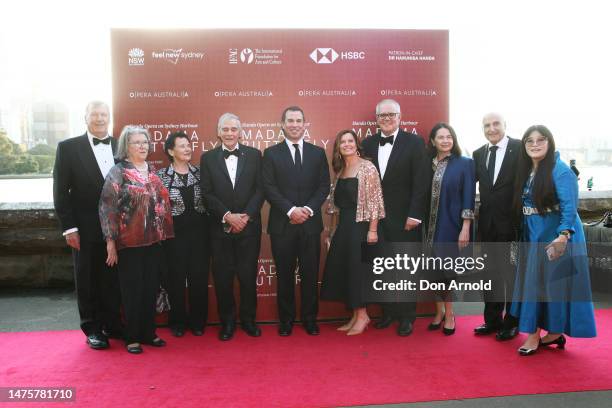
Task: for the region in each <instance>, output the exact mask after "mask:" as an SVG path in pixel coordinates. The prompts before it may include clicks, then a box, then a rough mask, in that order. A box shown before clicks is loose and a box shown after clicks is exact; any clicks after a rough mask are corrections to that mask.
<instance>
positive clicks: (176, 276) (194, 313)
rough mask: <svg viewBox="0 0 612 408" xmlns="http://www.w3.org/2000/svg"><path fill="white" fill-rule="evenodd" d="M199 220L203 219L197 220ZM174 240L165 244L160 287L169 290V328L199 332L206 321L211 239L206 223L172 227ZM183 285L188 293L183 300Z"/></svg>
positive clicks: (195, 222) (196, 221)
mask: <svg viewBox="0 0 612 408" xmlns="http://www.w3.org/2000/svg"><path fill="white" fill-rule="evenodd" d="M199 218H202V217H199ZM175 226H176V227H175V230H174V234H175V238H174V239H169V240H167V241H164V243H163V247H164V250H165V255H166V264H167V267H166V268H164V272H165V273H164V275H165V276H164V277H163V286H164V287H165V288H166V290H167V291H168V300H169V302H170V311H169V313H168V325H169V326H170V327H174V328H180V329H185V328H187V327H189V328H191V329H195V330H202V329H203V328H204V326H206V320H207V318H208V274H209V271H210V253H211V250H210V240H209V236H208V235H209V234H208V224H207V223H205V222H203V221H202V220H199V221H198V220H194V222H193V223H191V224H187V225H180V224H179V223H176V224H175ZM185 285H187V288H188V289H187V290H188V293H189V301H188V305H187V304H186V303H187V302H186V299H185Z"/></svg>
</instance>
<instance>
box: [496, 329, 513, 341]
mask: <svg viewBox="0 0 612 408" xmlns="http://www.w3.org/2000/svg"><path fill="white" fill-rule="evenodd" d="M518 333H519V331H518V327H512V328H511V329H502V330H500V331H498V332H497V334H496V335H495V339H497V340H499V341H506V340H512V339H513V338H515V337H516V336H518Z"/></svg>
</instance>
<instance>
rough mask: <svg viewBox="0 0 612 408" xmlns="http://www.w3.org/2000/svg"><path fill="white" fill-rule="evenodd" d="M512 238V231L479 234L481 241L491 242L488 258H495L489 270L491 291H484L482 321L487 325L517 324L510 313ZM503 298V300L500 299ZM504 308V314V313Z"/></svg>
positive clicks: (512, 272) (504, 325)
mask: <svg viewBox="0 0 612 408" xmlns="http://www.w3.org/2000/svg"><path fill="white" fill-rule="evenodd" d="M513 238H514V236H513V234H512V231H504V232H497V231H489V232H488V233H484V234H481V240H482V242H493V243H496V244H495V245H491V250H490V251H489V252H490V253H489V254H488V258H489V259H494V260H495V267H496V268H497V269H496V270H495V271H491V273H489V276H490V278H491V285H492V287H493V290H492V291H491V292H484V293H483V297H484V301H485V307H484V321H485V323H486V324H487V325H490V326H493V327H499V328H503V329H511V328H513V327H516V326H518V318H516V317H514V316H512V315H511V314H510V306H511V305H512V292H513V291H514V279H515V277H516V273H515V268H514V267H513V266H512V265H511V264H510V241H512V239H513ZM501 299H505V301H500V300H501ZM504 310H505V312H506V313H505V314H504Z"/></svg>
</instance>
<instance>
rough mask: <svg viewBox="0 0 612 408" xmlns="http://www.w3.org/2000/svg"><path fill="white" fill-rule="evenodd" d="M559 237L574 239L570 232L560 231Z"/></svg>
mask: <svg viewBox="0 0 612 408" xmlns="http://www.w3.org/2000/svg"><path fill="white" fill-rule="evenodd" d="M559 235H565V237H566V238H567V239H570V238H571V237H572V234H571V233H570V232H569V231H568V230H563V231H559Z"/></svg>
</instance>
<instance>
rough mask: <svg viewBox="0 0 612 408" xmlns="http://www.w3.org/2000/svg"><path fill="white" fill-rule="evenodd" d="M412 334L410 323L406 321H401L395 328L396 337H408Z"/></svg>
mask: <svg viewBox="0 0 612 408" xmlns="http://www.w3.org/2000/svg"><path fill="white" fill-rule="evenodd" d="M410 333H412V322H411V321H410V320H408V319H402V320H401V321H400V324H399V326H398V327H397V335H398V336H402V337H404V336H409V335H410Z"/></svg>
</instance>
